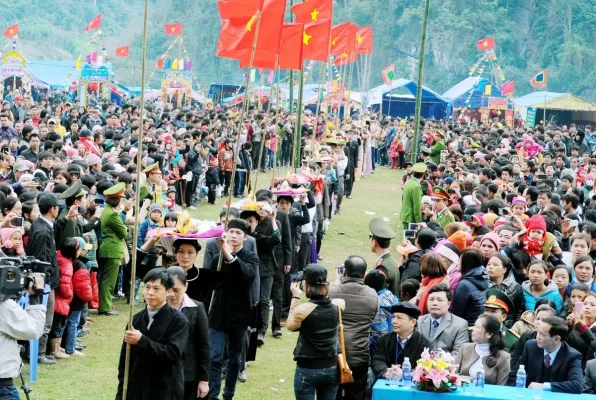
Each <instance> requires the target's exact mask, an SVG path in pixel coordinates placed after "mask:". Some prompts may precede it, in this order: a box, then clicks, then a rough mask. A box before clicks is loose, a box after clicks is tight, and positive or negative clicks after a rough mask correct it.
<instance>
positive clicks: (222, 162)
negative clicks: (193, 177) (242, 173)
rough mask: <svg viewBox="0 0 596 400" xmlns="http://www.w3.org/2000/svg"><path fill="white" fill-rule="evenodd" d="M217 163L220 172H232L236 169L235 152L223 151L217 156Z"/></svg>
mask: <svg viewBox="0 0 596 400" xmlns="http://www.w3.org/2000/svg"><path fill="white" fill-rule="evenodd" d="M217 161H218V164H219V171H220V172H228V171H229V172H232V168H233V167H234V164H233V163H234V151H233V150H226V149H221V150H220V151H219V153H218V154H217Z"/></svg>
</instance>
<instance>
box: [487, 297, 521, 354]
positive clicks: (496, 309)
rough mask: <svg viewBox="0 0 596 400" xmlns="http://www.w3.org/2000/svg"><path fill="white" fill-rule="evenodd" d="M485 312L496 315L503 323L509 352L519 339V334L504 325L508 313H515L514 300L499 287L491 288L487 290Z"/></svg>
mask: <svg viewBox="0 0 596 400" xmlns="http://www.w3.org/2000/svg"><path fill="white" fill-rule="evenodd" d="M484 313H485V314H490V315H492V316H494V317H496V318H497V319H498V320H499V322H500V323H501V333H502V335H503V340H504V341H505V351H507V352H509V351H510V350H511V348H512V347H513V345H514V344H515V343H517V341H518V340H519V336H518V335H517V334H515V333H514V332H513V331H511V330H510V329H507V328H506V327H505V325H504V323H505V320H507V315H511V314H515V306H514V305H513V301H511V299H510V298H509V296H507V295H506V294H505V293H504V292H502V291H501V290H499V289H489V290H487V291H486V302H485V303H484Z"/></svg>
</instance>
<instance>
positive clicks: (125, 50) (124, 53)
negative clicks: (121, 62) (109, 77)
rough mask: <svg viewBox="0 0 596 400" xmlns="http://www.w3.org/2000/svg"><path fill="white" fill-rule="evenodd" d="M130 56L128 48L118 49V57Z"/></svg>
mask: <svg viewBox="0 0 596 400" xmlns="http://www.w3.org/2000/svg"><path fill="white" fill-rule="evenodd" d="M129 55H130V54H129V48H128V46H120V47H116V57H128V56H129Z"/></svg>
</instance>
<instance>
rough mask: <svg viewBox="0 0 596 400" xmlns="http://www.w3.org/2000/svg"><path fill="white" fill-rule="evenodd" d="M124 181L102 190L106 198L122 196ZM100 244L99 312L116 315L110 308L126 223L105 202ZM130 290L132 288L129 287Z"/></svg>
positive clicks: (121, 254)
mask: <svg viewBox="0 0 596 400" xmlns="http://www.w3.org/2000/svg"><path fill="white" fill-rule="evenodd" d="M125 187H126V185H125V184H124V183H119V184H117V185H114V186H112V187H111V188H109V189H106V190H105V191H104V195H105V196H106V199H109V198H115V197H123V196H124V188H125ZM100 220H101V239H102V242H101V246H100V247H99V253H98V254H97V256H98V257H99V260H100V263H101V266H102V268H103V273H102V279H101V284H100V288H99V310H98V311H99V313H100V314H110V315H117V313H116V312H113V311H112V310H111V309H112V293H114V287H115V286H116V281H117V280H118V271H119V269H120V260H121V259H122V258H123V257H124V243H123V239H124V238H125V237H126V232H127V229H126V225H124V222H122V217H121V216H120V213H119V212H117V211H114V209H113V208H112V206H110V205H109V204H106V207H105V209H104V210H103V212H102V214H101V219H100ZM131 290H132V289H131Z"/></svg>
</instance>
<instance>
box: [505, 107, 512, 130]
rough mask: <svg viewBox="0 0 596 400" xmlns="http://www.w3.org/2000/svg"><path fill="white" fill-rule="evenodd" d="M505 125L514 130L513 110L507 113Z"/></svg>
mask: <svg viewBox="0 0 596 400" xmlns="http://www.w3.org/2000/svg"><path fill="white" fill-rule="evenodd" d="M505 125H507V126H508V127H509V128H513V110H506V111H505Z"/></svg>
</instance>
